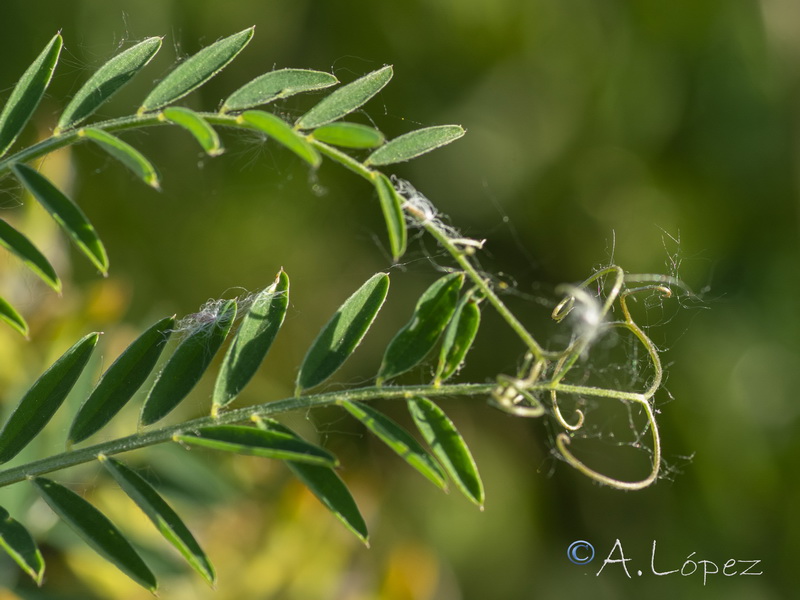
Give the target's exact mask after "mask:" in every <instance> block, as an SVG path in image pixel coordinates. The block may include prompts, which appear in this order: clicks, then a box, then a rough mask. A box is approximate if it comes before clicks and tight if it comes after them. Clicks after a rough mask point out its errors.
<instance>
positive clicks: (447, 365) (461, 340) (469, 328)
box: [434, 294, 481, 385]
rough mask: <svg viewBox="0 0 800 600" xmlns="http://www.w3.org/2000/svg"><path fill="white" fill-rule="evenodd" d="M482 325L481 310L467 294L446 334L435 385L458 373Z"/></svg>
mask: <svg viewBox="0 0 800 600" xmlns="http://www.w3.org/2000/svg"><path fill="white" fill-rule="evenodd" d="M480 324H481V309H480V307H479V306H478V303H477V302H476V301H475V299H474V298H472V295H471V294H467V295H465V296H464V297H463V298H461V300H460V301H459V302H458V306H456V311H455V313H453V318H452V320H451V321H450V324H449V325H448V326H447V329H446V330H445V332H444V338H443V339H442V349H441V351H440V352H439V364H438V366H437V367H436V377H435V378H434V385H439V384H440V383H441V382H442V381H445V380H447V379H449V378H450V377H452V376H453V374H454V373H455V372H456V371H458V369H459V367H460V366H461V364H462V363H463V362H464V357H465V356H466V355H467V352H469V349H470V348H471V347H472V342H474V341H475V335H476V334H477V333H478V327H480Z"/></svg>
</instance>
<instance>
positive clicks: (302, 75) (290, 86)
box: [220, 69, 339, 113]
mask: <svg viewBox="0 0 800 600" xmlns="http://www.w3.org/2000/svg"><path fill="white" fill-rule="evenodd" d="M337 83H339V80H338V79H336V77H334V76H333V75H331V74H330V73H324V72H322V71H310V70H307V69H279V70H277V71H270V72H269V73H264V74H263V75H261V76H259V77H256V78H255V79H253V80H252V81H250V82H249V83H246V84H244V85H243V86H242V87H240V88H239V89H238V90H236V91H235V92H233V93H232V94H231V95H230V96H228V98H227V100H225V102H224V104H223V105H222V108H221V109H220V112H221V113H227V112H232V111H239V110H246V109H248V108H254V107H256V106H261V105H262V104H267V103H269V102H272V101H273V100H277V99H279V98H288V97H289V96H293V95H295V94H299V93H301V92H310V91H313V90H321V89H324V88H327V87H330V86H332V85H336V84H337Z"/></svg>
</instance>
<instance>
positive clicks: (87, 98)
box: [54, 37, 161, 135]
mask: <svg viewBox="0 0 800 600" xmlns="http://www.w3.org/2000/svg"><path fill="white" fill-rule="evenodd" d="M159 48H161V38H160V37H151V38H147V39H146V40H144V41H141V42H139V43H138V44H136V45H135V46H131V47H130V48H128V49H127V50H124V51H122V52H120V53H119V54H117V55H116V56H114V57H113V58H112V59H111V60H109V61H108V62H106V63H105V64H104V65H103V66H102V67H100V68H99V69H97V71H95V72H94V74H93V75H92V76H91V77H89V80H88V81H87V82H86V83H84V84H83V86H82V87H81V89H79V90H78V91H77V92H76V93H75V95H74V96H73V97H72V100H71V101H70V103H69V104H67V108H65V109H64V112H63V113H62V114H61V118H60V119H59V120H58V125H57V126H56V129H55V132H54V133H55V134H56V135H57V134H58V133H59V132H60V131H63V130H65V129H70V128H72V127H75V125H77V124H79V123H80V122H81V121H84V120H86V118H88V117H89V116H91V115H92V114H93V113H94V112H95V111H96V110H97V109H98V108H100V106H101V105H103V104H104V103H105V102H106V100H108V99H109V98H111V96H113V95H114V94H115V93H116V92H117V91H118V90H119V89H120V88H121V87H122V86H123V85H125V84H126V83H128V82H129V81H130V80H131V79H132V78H133V76H134V75H136V73H138V72H139V71H140V70H141V69H142V68H143V67H144V66H145V65H146V64H147V63H149V62H150V60H151V59H152V58H153V57H154V56H155V55H156V53H157V52H158V50H159Z"/></svg>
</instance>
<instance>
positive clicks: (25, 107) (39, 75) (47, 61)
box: [0, 34, 63, 156]
mask: <svg viewBox="0 0 800 600" xmlns="http://www.w3.org/2000/svg"><path fill="white" fill-rule="evenodd" d="M62 44H63V42H62V40H61V34H56V35H55V36H54V37H53V39H52V40H50V42H49V43H48V44H47V46H45V49H44V50H42V53H41V54H40V55H39V56H38V57H37V58H36V60H35V61H33V64H31V66H30V67H28V69H27V70H26V71H25V73H23V75H22V77H21V78H20V80H19V81H18V82H17V85H16V87H15V88H14V91H13V92H11V96H10V97H9V98H8V101H7V102H6V105H5V106H4V107H3V112H2V113H0V156H3V155H4V154H5V153H6V152H7V151H8V149H9V148H10V147H11V145H12V144H13V143H14V141H15V140H16V139H17V136H18V135H19V133H20V132H21V131H22V128H23V127H25V124H26V123H27V122H28V120H29V119H30V118H31V115H33V111H35V110H36V107H37V106H38V105H39V101H40V100H41V99H42V96H44V92H45V90H46V89H47V86H48V85H49V84H50V79H51V78H52V77H53V71H54V70H55V68H56V63H57V62H58V56H59V54H61V46H62Z"/></svg>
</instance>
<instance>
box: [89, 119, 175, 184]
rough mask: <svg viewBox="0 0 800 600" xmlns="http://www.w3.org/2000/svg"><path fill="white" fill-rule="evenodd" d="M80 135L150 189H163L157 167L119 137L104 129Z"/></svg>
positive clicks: (90, 130) (91, 130)
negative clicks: (114, 159)
mask: <svg viewBox="0 0 800 600" xmlns="http://www.w3.org/2000/svg"><path fill="white" fill-rule="evenodd" d="M78 134H79V135H80V136H81V137H86V138H88V139H90V140H92V141H93V142H95V143H96V144H97V145H98V146H100V147H101V148H102V149H103V150H105V151H106V152H108V153H109V154H110V155H111V156H113V157H114V158H116V159H117V160H118V161H119V162H121V163H122V164H123V165H125V166H126V167H127V168H128V169H130V171H131V172H132V173H133V174H134V175H136V176H137V177H138V178H139V179H141V180H142V181H144V182H145V183H146V184H147V185H149V186H150V187H152V188H154V189H156V190H158V189H161V184H160V183H159V181H158V173H157V172H156V169H155V167H154V166H153V165H152V164H150V161H149V160H147V159H146V158H145V157H144V156H143V155H142V153H141V152H139V151H138V150H137V149H136V148H134V147H133V146H131V145H130V144H128V143H127V142H123V141H122V140H121V139H119V138H118V137H116V136H114V135H111V134H110V133H108V132H106V131H103V130H102V129H94V128H92V127H86V128H84V129H81V130H80V131H79V132H78Z"/></svg>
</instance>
